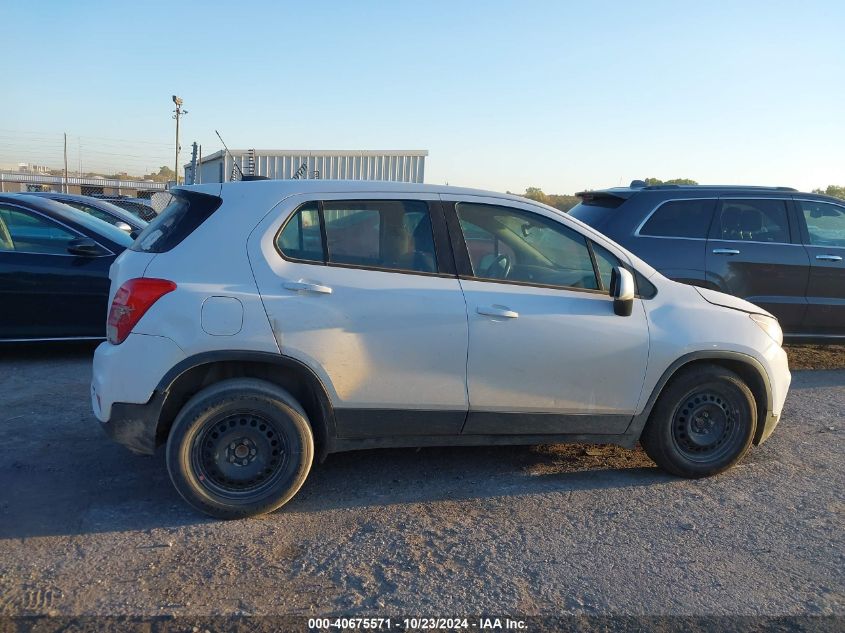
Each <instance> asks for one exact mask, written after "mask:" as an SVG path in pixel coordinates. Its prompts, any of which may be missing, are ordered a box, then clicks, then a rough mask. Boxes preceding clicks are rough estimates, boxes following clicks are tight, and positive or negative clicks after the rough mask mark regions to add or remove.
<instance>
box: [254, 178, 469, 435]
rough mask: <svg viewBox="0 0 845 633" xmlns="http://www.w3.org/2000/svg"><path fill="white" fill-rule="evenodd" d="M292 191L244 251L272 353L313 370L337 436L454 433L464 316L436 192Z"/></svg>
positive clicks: (462, 402) (461, 393) (462, 398)
mask: <svg viewBox="0 0 845 633" xmlns="http://www.w3.org/2000/svg"><path fill="white" fill-rule="evenodd" d="M414 198H415V199H396V197H395V194H394V196H393V197H392V198H390V197H385V196H378V195H368V197H367V198H366V199H356V198H354V197H349V196H348V195H347V196H343V195H334V196H331V195H326V196H325V197H324V198H323V199H322V200H320V201H314V200H308V199H307V198H305V197H303V196H296V197H294V198H289V199H287V200H285V201H284V202H283V203H282V205H281V207H282V208H281V209H280V211H279V212H278V213H276V212H273V213H271V214H270V215H269V216H268V219H267V220H266V221H265V222H264V223H263V224H262V225H261V226H259V227H258V229H257V230H256V231H255V232H253V235H252V237H251V238H250V258H251V260H252V262H253V267H254V271H255V275H256V280H257V282H258V287H259V290H260V291H261V296H262V299H263V301H264V305H265V307H266V310H267V315H268V317H269V318H270V322H271V325H272V327H273V329H274V332H275V334H276V338H277V341H278V343H279V347H280V349H281V351H282V353H283V354H285V355H287V356H290V357H293V358H296V359H298V360H300V361H302V362H303V363H305V364H306V365H308V366H309V367H310V368H311V369H313V370H314V371H315V372H316V373H317V375H318V376H319V377H320V378H321V380H322V381H323V383H324V384H325V385H326V387H327V389H328V390H329V394H330V396H331V397H332V400H333V405H334V407H335V419H336V423H337V433H338V436H339V437H342V438H365V437H387V436H396V435H405V436H413V435H457V434H459V433H460V429H461V427H462V425H463V423H464V420H465V418H466V412H467V396H466V350H467V316H466V306H465V303H464V298H463V295H462V294H461V288H460V285H459V283H458V280H457V277H456V275H455V273H454V263H450V262H452V259H451V250H450V246H449V244H448V236H447V234H446V230H445V225H444V221H443V216H442V211H441V209H440V204H439V202H438V200H437V196H429V199H428V200H425V199H420V198H421V196H417V195H416V194H415V196H414Z"/></svg>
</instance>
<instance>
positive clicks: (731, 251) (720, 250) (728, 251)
mask: <svg viewBox="0 0 845 633" xmlns="http://www.w3.org/2000/svg"><path fill="white" fill-rule="evenodd" d="M713 254H714V255H739V251H738V250H736V249H735V248H714V249H713Z"/></svg>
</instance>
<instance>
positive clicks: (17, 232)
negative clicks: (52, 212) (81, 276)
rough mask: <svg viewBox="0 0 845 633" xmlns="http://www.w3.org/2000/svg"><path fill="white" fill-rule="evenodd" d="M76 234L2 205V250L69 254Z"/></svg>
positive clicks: (0, 240) (0, 220)
mask: <svg viewBox="0 0 845 633" xmlns="http://www.w3.org/2000/svg"><path fill="white" fill-rule="evenodd" d="M75 237H76V236H75V235H72V234H70V233H68V232H67V231H65V230H63V229H61V228H59V227H57V226H51V225H49V224H46V223H45V222H42V221H40V220H39V219H37V218H34V217H32V216H29V215H26V214H24V213H21V212H20V211H16V210H13V209H10V208H3V207H0V250H4V251H18V252H24V253H41V254H47V255H67V247H68V243H69V242H70V241H71V240H72V239H74V238H75Z"/></svg>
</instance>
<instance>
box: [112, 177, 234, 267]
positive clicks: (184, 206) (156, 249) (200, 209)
mask: <svg viewBox="0 0 845 633" xmlns="http://www.w3.org/2000/svg"><path fill="white" fill-rule="evenodd" d="M171 193H172V195H173V199H172V200H171V201H170V204H168V205H167V206H166V207H165V208H164V210H163V211H162V212H161V213H160V214H159V215H158V216H157V217H156V218H155V219H154V220H153V221H152V222H150V223H149V224H148V225H147V226H146V228H145V229H144V230H143V231H141V233H140V235H138V238H137V239H136V240H135V242H133V244H132V246H130V247H129V248H130V249H131V250H133V251H140V252H143V253H164V252H167V251H169V250H170V249H172V248H173V247H175V246H176V245H177V244H179V243H181V242H182V240H184V239H185V238H186V237H188V236H189V235H190V234H191V233H193V232H194V231H195V230H196V229H197V227H199V226H200V225H201V224H202V223H203V222H205V221H206V220H207V219H208V218H209V217H211V214H212V213H214V212H215V211H216V210H217V209H218V208H219V207H220V204H221V203H222V202H223V201H222V200H221V199H220V198H218V197H217V196H210V195H208V194H204V193H198V192H196V191H182V190H176V191H173V192H171Z"/></svg>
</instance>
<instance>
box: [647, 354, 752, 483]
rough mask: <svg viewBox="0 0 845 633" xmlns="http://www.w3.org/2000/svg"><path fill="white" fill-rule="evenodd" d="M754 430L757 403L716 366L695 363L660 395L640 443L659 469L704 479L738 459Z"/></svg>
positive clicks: (732, 375) (734, 377)
mask: <svg viewBox="0 0 845 633" xmlns="http://www.w3.org/2000/svg"><path fill="white" fill-rule="evenodd" d="M756 428H757V405H756V402H755V400H754V395H753V394H752V393H751V390H750V389H749V388H748V386H747V385H746V384H745V383H744V382H743V381H742V379H741V378H740V377H739V376H738V375H737V374H735V373H734V372H732V371H730V370H728V369H725V368H723V367H720V366H718V365H694V366H692V367H689V368H687V369H684V370H682V371H681V373H679V374H678V375H677V376H675V377H674V378H673V379H672V380H671V381H670V382H669V384H668V385H667V386H666V388H665V389H664V391H663V393H661V395H660V398H659V399H658V401H657V404H656V405H655V407H654V410H653V411H652V414H651V416H650V418H649V420H648V423H647V424H646V427H645V429H644V430H643V434H642V437H641V438H640V442H641V443H642V445H643V448H644V449H645V451H646V453H647V454H648V456H649V457H651V459H653V460H654V461H655V463H657V465H658V466H660V467H661V468H663V469H664V470H667V471H669V472H670V473H673V474H675V475H680V476H681V477H691V478H695V477H705V476H708V475H714V474H716V473H720V472H722V471H724V470H726V469H728V468H730V467H731V466H733V465H734V464H735V463H736V462H737V461H739V460H740V459H741V458H742V456H743V455H744V454H745V453H746V451H747V450H748V448H749V447H750V445H751V441H752V439H753V437H754V431H755V429H756Z"/></svg>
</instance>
